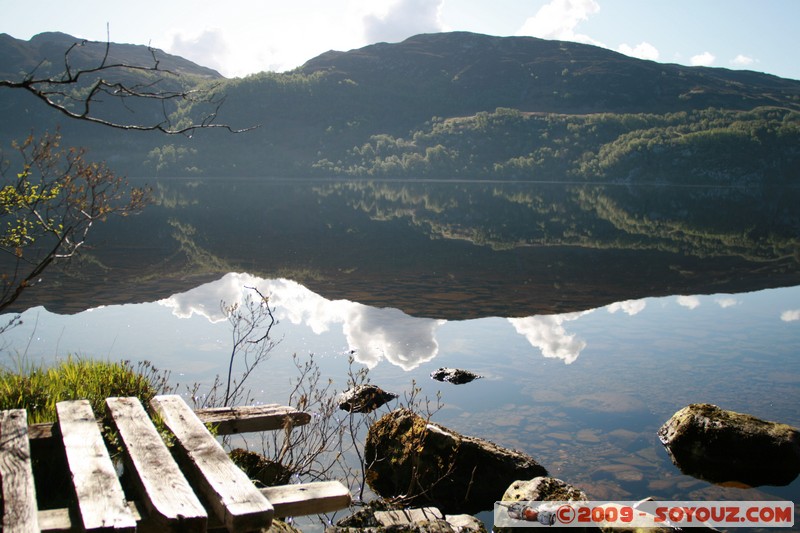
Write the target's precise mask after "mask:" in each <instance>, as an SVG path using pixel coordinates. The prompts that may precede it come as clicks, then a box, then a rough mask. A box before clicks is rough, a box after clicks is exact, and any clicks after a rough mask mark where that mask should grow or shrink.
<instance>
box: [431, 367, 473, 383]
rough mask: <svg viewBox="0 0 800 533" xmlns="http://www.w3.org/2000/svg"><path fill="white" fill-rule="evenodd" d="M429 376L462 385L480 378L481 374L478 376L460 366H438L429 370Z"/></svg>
mask: <svg viewBox="0 0 800 533" xmlns="http://www.w3.org/2000/svg"><path fill="white" fill-rule="evenodd" d="M431 377H432V378H433V379H435V380H436V381H447V382H448V383H453V384H454V385H463V384H464V383H469V382H470V381H473V380H476V379H480V378H482V377H483V376H479V375H478V374H475V373H473V372H470V371H469V370H461V369H460V368H440V369H438V370H434V371H433V372H431Z"/></svg>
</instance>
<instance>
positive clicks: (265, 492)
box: [0, 396, 350, 532]
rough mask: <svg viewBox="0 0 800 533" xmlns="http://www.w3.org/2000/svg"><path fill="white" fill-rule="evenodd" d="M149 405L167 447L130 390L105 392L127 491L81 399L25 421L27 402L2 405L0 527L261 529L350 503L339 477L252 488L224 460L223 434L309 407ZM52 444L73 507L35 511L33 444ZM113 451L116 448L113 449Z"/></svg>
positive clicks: (299, 415)
mask: <svg viewBox="0 0 800 533" xmlns="http://www.w3.org/2000/svg"><path fill="white" fill-rule="evenodd" d="M150 407H151V411H152V412H153V414H154V415H157V416H158V417H159V418H160V420H162V421H163V423H164V425H165V426H166V427H167V428H168V430H169V432H171V434H172V439H171V440H172V441H173V442H174V444H173V446H172V449H170V448H168V447H167V445H166V444H165V443H164V441H163V440H162V437H161V435H160V434H159V433H158V430H157V429H156V427H155V425H154V424H153V422H152V420H151V418H150V416H149V415H148V413H147V411H146V410H145V408H144V406H142V404H141V403H140V402H139V400H138V399H136V398H108V399H107V400H106V408H107V414H108V417H107V419H108V420H110V421H111V424H112V425H113V426H114V428H115V429H116V430H117V432H118V434H119V440H120V448H121V452H122V457H123V464H124V475H125V479H126V480H130V482H126V488H127V493H126V491H125V490H123V485H122V483H121V481H120V475H119V473H118V471H117V468H116V467H115V465H114V462H113V461H112V460H111V455H110V453H109V450H108V449H107V447H106V444H105V442H104V440H103V436H102V433H101V429H100V425H99V424H100V422H98V420H97V419H96V418H95V414H94V413H93V412H92V409H91V407H90V405H89V402H88V401H86V400H77V401H69V402H61V403H59V404H58V405H57V412H58V422H57V423H55V424H44V425H35V426H30V428H29V427H28V425H27V422H26V416H27V415H26V412H25V410H23V409H17V410H8V411H2V412H0V480H1V482H2V508H3V518H2V526H3V527H2V531H4V532H32V531H208V530H213V529H224V530H227V531H236V532H239V531H261V530H264V529H266V528H269V526H270V524H271V523H272V519H273V517H285V516H299V515H308V514H321V513H326V512H330V511H335V510H339V509H343V508H346V507H347V506H348V505H349V504H350V493H349V491H348V490H347V488H346V487H345V486H344V485H342V484H341V483H339V482H338V481H329V482H317V483H307V484H295V485H283V486H279V487H269V488H265V489H257V488H256V487H255V485H254V484H253V483H252V482H251V481H250V479H248V478H247V476H246V475H245V474H244V472H242V470H240V469H239V468H238V467H237V466H236V465H235V464H234V463H233V462H232V461H231V460H230V459H229V458H228V455H227V453H225V451H224V450H223V449H222V446H221V445H220V444H219V442H218V441H217V439H216V438H215V437H214V436H213V435H212V434H211V433H210V432H209V431H208V429H207V428H206V425H205V424H206V423H213V424H215V427H216V432H217V433H218V434H220V435H223V434H232V433H240V432H251V431H267V430H275V429H283V428H286V427H287V425H289V426H297V425H302V424H306V423H308V422H309V420H310V416H309V415H308V413H303V412H300V411H296V410H294V409H292V408H290V407H284V406H278V405H268V406H256V407H240V408H225V409H206V410H200V411H197V412H195V411H192V410H191V409H190V408H189V406H188V405H186V403H185V402H184V401H183V399H182V398H181V397H179V396H157V397H156V398H154V399H153V400H152V401H151V404H150ZM43 441H46V442H50V443H51V444H53V446H51V447H48V448H47V449H48V450H51V451H50V452H48V453H53V454H54V455H55V454H60V455H61V456H63V457H64V458H65V467H64V468H65V469H67V470H68V473H69V478H70V479H71V483H70V484H71V489H70V490H71V491H72V494H71V498H69V500H70V501H71V502H73V504H72V505H70V506H69V507H64V508H58V509H47V510H41V509H39V505H38V502H37V497H36V488H35V487H36V481H38V482H39V483H40V486H41V483H42V482H45V483H46V482H48V481H47V480H35V479H34V468H33V466H32V465H33V463H32V461H31V444H32V443H33V444H37V443H39V442H43ZM115 452H116V451H115Z"/></svg>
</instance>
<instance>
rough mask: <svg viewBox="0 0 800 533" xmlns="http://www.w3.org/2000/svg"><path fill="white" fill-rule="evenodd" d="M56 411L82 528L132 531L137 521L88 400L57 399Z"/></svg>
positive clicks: (87, 529)
mask: <svg viewBox="0 0 800 533" xmlns="http://www.w3.org/2000/svg"><path fill="white" fill-rule="evenodd" d="M56 412H57V413H58V423H59V428H60V432H61V439H62V441H63V443H64V450H65V452H66V456H67V464H68V465H69V470H70V473H71V474H72V482H73V485H74V486H75V494H76V496H77V500H78V509H79V512H80V515H81V520H82V521H83V527H84V529H86V531H94V530H99V529H112V530H117V531H126V530H129V531H135V529H136V520H135V519H134V517H133V515H132V514H131V512H130V510H129V509H128V503H127V501H126V500H125V495H124V493H123V492H122V486H121V485H120V483H119V479H118V478H117V473H116V471H115V469H114V464H113V463H112V462H111V458H110V457H109V455H108V450H107V449H106V446H105V442H103V436H102V435H101V434H100V429H99V428H98V427H97V421H96V420H95V418H94V413H93V412H92V408H91V406H90V404H89V402H88V401H87V400H75V401H69V402H59V403H57V404H56Z"/></svg>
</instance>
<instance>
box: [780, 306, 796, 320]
mask: <svg viewBox="0 0 800 533" xmlns="http://www.w3.org/2000/svg"><path fill="white" fill-rule="evenodd" d="M781 320H783V321H784V322H795V321H797V320H800V309H791V310H789V311H784V312H783V313H781Z"/></svg>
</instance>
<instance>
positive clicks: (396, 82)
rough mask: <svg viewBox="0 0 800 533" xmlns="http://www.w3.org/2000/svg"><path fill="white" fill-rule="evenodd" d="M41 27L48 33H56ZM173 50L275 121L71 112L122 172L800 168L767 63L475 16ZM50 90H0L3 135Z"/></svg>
mask: <svg viewBox="0 0 800 533" xmlns="http://www.w3.org/2000/svg"><path fill="white" fill-rule="evenodd" d="M46 35H50V36H53V35H56V36H58V39H56V40H54V41H53V42H52V43H50V45H49V48H47V50H50V52H49V53H50V56H49V57H52V56H53V55H57V54H56V53H55V50H57V49H58V48H59V47H64V46H66V43H67V42H68V41H69V39H68V38H67V37H68V36H66V37H65V36H63V35H62V34H46ZM34 40H37V42H38V43H39V47H38V48H37V50H39V51H40V52H41V50H43V49H45V47H43V46H41V43H42V41H44V40H45V38H44V37H38V39H37V38H34V39H33V40H32V41H31V42H33V41H34ZM20 43H21V42H20V41H15V40H13V39H11V38H9V37H8V36H3V38H2V39H0V48H3V49H4V50H6V49H8V47H9V46H12V45H13V48H11V50H17V51H18V50H21V49H25V50H26V53H25V54H23V55H20V53H17V55H16V56H4V57H11V59H7V60H6V61H5V62H4V63H3V64H2V67H3V68H2V71H3V76H6V77H7V76H11V75H14V73H19V72H25V71H26V70H28V71H29V70H30V69H31V68H32V67H31V65H32V64H34V63H33V62H32V61H33V60H32V59H31V57H30V56H31V54H33V53H34V52H35V50H33V51H31V49H30V47H28V48H25V47H23V46H22V45H21V44H20ZM115 46H117V45H115ZM119 46H121V47H123V49H124V50H126V51H130V50H129V49H128V48H125V47H127V46H130V45H119ZM134 48H135V47H134ZM140 48H141V47H140ZM14 57H16V58H17V59H16V61H17V63H18V65H17V66H14V65H15V63H14V61H15V60H14V59H13V58H14ZM23 59H24V61H23ZM51 61H52V60H51ZM173 62H174V65H175V66H174V67H173V68H174V70H176V71H177V73H178V76H176V77H175V78H173V79H172V80H171V83H181V84H183V85H182V86H183V87H191V88H196V89H203V88H205V89H207V90H210V91H212V92H213V93H214V94H215V95H218V96H220V97H224V98H225V104H224V106H223V107H222V108H221V109H220V110H219V114H218V117H217V118H218V120H219V121H220V122H225V123H227V124H230V125H232V126H233V127H235V128H246V127H251V126H256V125H257V126H259V127H258V128H257V129H255V130H252V131H249V132H247V133H243V134H230V133H227V132H220V131H203V132H199V133H198V134H196V135H194V136H192V137H191V138H188V137H168V138H165V137H163V136H158V135H145V134H130V132H111V133H110V132H108V131H105V130H103V129H102V128H95V127H91V126H86V125H73V124H64V125H63V126H62V129H63V132H64V134H65V136H66V137H67V141H68V142H70V143H72V144H76V145H85V146H87V147H88V148H89V149H90V150H91V151H92V153H95V154H96V155H97V156H98V157H101V158H104V159H107V160H109V162H111V163H112V164H114V165H116V166H118V167H119V168H120V169H121V171H124V172H127V173H129V174H137V175H157V176H203V175H205V176H309V175H312V176H324V177H327V176H352V177H396V178H402V177H436V178H452V177H462V178H481V179H511V178H513V179H523V180H527V179H530V180H557V181H561V180H579V181H584V180H590V181H602V180H605V181H649V182H659V181H669V182H675V181H678V182H682V183H697V182H703V183H709V182H711V183H722V184H735V185H746V184H752V183H755V182H758V183H786V182H794V181H796V180H797V178H798V173H799V172H800V171H798V169H799V168H800V153H799V151H800V148H798V147H800V81H796V80H787V79H781V78H778V77H775V76H770V75H766V74H759V73H755V72H748V71H731V70H726V69H716V68H703V67H684V66H679V65H669V64H662V63H655V62H652V61H643V60H639V59H633V58H630V57H627V56H624V55H621V54H618V53H615V52H611V51H609V50H606V49H602V48H598V47H594V46H589V45H582V44H576V43H567V42H559V41H546V40H541V39H535V38H527V37H506V38H500V37H489V36H485V35H477V34H470V33H463V32H458V33H443V34H429V35H419V36H416V37H412V38H410V39H408V40H406V41H404V42H402V43H398V44H386V43H382V44H376V45H372V46H368V47H365V48H362V49H359V50H352V51H349V52H328V53H326V54H323V55H321V56H319V57H317V58H314V59H312V60H310V61H308V62H307V63H306V64H305V65H303V66H302V67H300V68H298V69H296V70H294V71H291V72H287V73H261V74H257V75H253V76H249V77H246V78H242V79H233V80H223V79H220V78H219V77H218V75H215V74H216V73H214V72H213V71H208V69H206V70H203V69H202V67H198V66H194V67H192V68H190V66H189V65H187V64H185V63H180V64H179V63H175V62H177V59H174V58H173ZM187 63H188V62H187ZM35 104H36V103H35V102H32V101H31V99H27V100H26V95H22V96H19V95H16V94H13V95H12V94H10V92H9V91H8V90H6V91H3V92H2V93H0V108H2V112H3V113H4V116H6V118H7V120H6V121H4V123H3V125H0V135H1V136H2V139H1V140H2V143H3V145H5V146H7V145H8V142H10V140H11V139H13V138H18V137H19V136H20V135H21V134H26V133H27V132H28V131H30V129H31V128H36V129H39V130H41V129H44V128H53V127H54V124H56V123H58V122H62V123H63V120H60V119H58V117H55V116H54V115H53V114H52V113H50V112H49V111H47V110H41V109H39V108H38V107H37V106H36V105H35ZM115 112H123V111H120V110H116V111H115ZM170 112H171V113H172V118H173V121H174V122H175V123H177V124H180V123H181V121H189V120H195V121H197V120H198V119H199V118H200V117H203V116H204V115H205V114H207V113H208V112H209V111H208V108H207V107H203V106H201V105H198V104H193V103H190V102H184V103H182V104H181V105H179V106H178V107H176V108H175V109H174V110H171V111H170Z"/></svg>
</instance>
